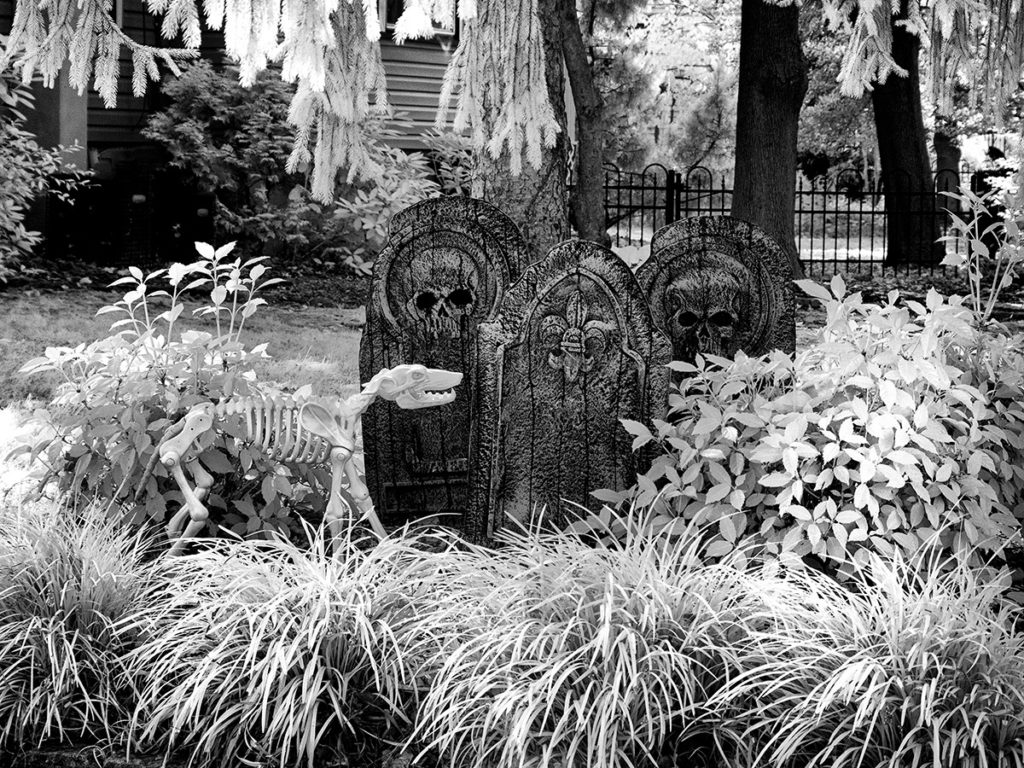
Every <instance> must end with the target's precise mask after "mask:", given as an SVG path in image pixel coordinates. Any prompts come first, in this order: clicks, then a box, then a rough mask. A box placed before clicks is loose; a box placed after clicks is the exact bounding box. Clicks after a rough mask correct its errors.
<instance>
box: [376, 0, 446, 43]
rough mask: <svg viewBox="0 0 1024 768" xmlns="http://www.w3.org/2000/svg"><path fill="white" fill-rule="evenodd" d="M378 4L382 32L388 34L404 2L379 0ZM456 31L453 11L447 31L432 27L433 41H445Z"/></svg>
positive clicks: (400, 13)
mask: <svg viewBox="0 0 1024 768" xmlns="http://www.w3.org/2000/svg"><path fill="white" fill-rule="evenodd" d="M379 3H380V4H379V6H378V11H377V13H379V14H380V21H381V25H382V26H383V28H384V32H385V33H387V34H390V33H392V32H393V31H394V29H395V22H396V21H398V17H399V16H401V15H402V12H403V11H404V10H405V0H379ZM457 30H458V21H457V19H456V16H455V11H454V10H453V11H452V20H451V24H450V25H449V28H448V29H445V28H444V27H442V26H437V25H435V26H434V34H435V35H436V38H435V39H441V40H445V39H448V38H451V37H454V36H456V34H457Z"/></svg>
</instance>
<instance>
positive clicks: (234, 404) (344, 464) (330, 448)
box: [157, 365, 462, 554]
mask: <svg viewBox="0 0 1024 768" xmlns="http://www.w3.org/2000/svg"><path fill="white" fill-rule="evenodd" d="M461 382H462V374H461V373H452V372H451V371H443V370H438V369H436V368H427V367H425V366H422V365H399V366H395V367H394V368H391V369H385V370H382V371H381V372H380V373H378V374H377V375H376V376H374V377H373V378H372V379H371V380H370V381H369V382H368V383H367V384H366V385H365V386H363V388H362V390H361V391H360V392H358V393H357V394H355V395H352V396H351V397H349V398H347V399H345V400H341V399H338V398H325V397H320V398H303V397H295V396H292V395H275V396H263V397H258V396H256V397H228V398H225V399H222V400H221V401H220V402H218V403H217V404H216V405H214V404H212V403H203V404H201V405H197V406H195V407H194V408H192V410H191V411H189V412H188V413H187V414H186V415H185V417H184V418H182V419H181V420H180V421H179V422H177V423H176V424H174V425H173V426H172V427H171V428H170V429H169V430H168V431H167V434H166V435H165V436H164V439H163V440H162V441H161V443H160V446H159V447H158V449H157V454H158V456H159V460H160V461H161V462H162V463H163V465H164V466H165V467H167V469H168V470H169V471H170V473H171V475H172V476H173V477H174V479H175V482H177V484H178V487H179V488H180V489H181V493H182V496H183V497H184V500H185V503H184V504H183V505H182V507H181V509H180V510H178V512H177V514H175V515H174V516H173V517H172V518H171V520H170V522H169V523H168V525H167V535H168V538H170V539H171V540H173V541H174V544H173V546H172V549H171V551H172V553H175V554H176V553H178V552H180V551H181V550H182V548H183V547H184V545H185V542H186V541H187V540H188V539H191V538H193V537H195V536H196V535H197V534H198V533H199V531H200V530H202V528H203V526H204V525H205V524H206V521H207V519H208V518H209V512H208V510H207V508H206V505H205V504H203V499H204V498H205V497H206V495H207V494H208V493H209V490H210V488H211V487H212V486H213V476H212V475H210V473H209V472H207V471H206V470H205V469H203V467H202V466H201V465H200V463H199V461H198V459H197V458H196V456H195V455H190V453H189V451H190V449H191V448H192V447H193V446H194V445H195V443H196V440H197V439H198V438H199V437H201V436H202V435H204V434H206V433H207V432H209V431H210V430H214V429H217V426H218V424H219V423H221V422H223V421H224V420H225V419H228V418H238V419H240V420H241V421H242V422H243V423H244V427H245V436H246V440H247V441H251V442H252V443H253V444H254V445H257V446H259V447H260V449H261V450H262V451H263V452H264V453H265V454H266V455H267V456H268V457H270V458H272V459H276V460H279V461H284V462H289V463H324V462H328V461H329V462H330V466H331V495H330V499H329V501H328V503H327V509H326V510H325V512H324V520H325V522H326V523H327V524H328V526H329V527H330V531H331V535H332V536H333V537H335V538H337V537H339V536H340V535H341V534H342V532H343V531H344V530H345V529H346V528H347V527H348V526H351V525H353V524H354V523H355V522H357V521H356V518H355V513H356V512H358V513H359V516H360V517H359V519H360V520H365V521H366V522H367V523H369V524H370V526H371V527H372V528H373V530H374V531H375V532H376V533H377V534H378V535H380V536H383V535H384V527H383V525H382V524H381V522H380V519H379V518H378V516H377V513H376V511H375V510H374V507H373V501H372V500H371V498H370V494H369V491H368V490H367V488H366V484H365V483H364V482H363V479H362V478H361V477H360V476H359V472H358V471H357V469H356V467H355V465H354V463H353V461H352V457H353V454H354V453H355V450H356V435H357V433H358V431H359V422H360V418H361V416H362V415H363V413H364V412H365V411H366V409H367V408H369V407H370V405H371V404H372V403H373V402H374V401H375V400H376V399H377V398H382V399H384V400H390V401H393V402H394V403H395V405H397V406H398V407H399V408H404V409H407V410H414V409H419V408H430V407H432V406H437V405H444V404H445V403H450V402H452V401H453V400H454V399H455V391H454V388H455V387H456V386H458V385H459V384H460V383H461ZM186 469H187V470H188V474H186ZM188 475H191V476H192V479H193V481H194V483H195V486H194V487H193V486H192V485H190V483H189V478H188ZM186 520H188V523H187V525H186V524H185V521H186ZM183 526H184V531H182V527H183Z"/></svg>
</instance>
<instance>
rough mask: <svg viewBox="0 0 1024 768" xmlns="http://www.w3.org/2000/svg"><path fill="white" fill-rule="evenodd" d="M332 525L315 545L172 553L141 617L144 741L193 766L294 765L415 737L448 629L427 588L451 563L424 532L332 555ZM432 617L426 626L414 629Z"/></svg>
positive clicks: (136, 725) (137, 733)
mask: <svg viewBox="0 0 1024 768" xmlns="http://www.w3.org/2000/svg"><path fill="white" fill-rule="evenodd" d="M322 533H323V532H322V530H321V531H320V533H318V534H317V535H315V536H313V537H312V538H311V541H312V546H311V547H310V548H308V549H306V550H300V549H298V548H297V547H296V546H295V545H293V544H291V543H290V542H288V541H286V540H284V539H275V540H272V541H269V542H232V541H226V540H219V541H214V542H211V543H210V544H209V546H208V547H207V548H206V549H205V551H203V552H201V553H198V554H194V555H187V556H184V557H178V558H167V559H166V561H165V562H164V565H163V568H162V570H161V577H162V579H163V582H164V583H163V586H162V590H161V593H160V594H159V595H158V596H155V599H153V600H152V601H151V604H150V606H151V607H147V608H145V609H143V610H142V611H140V612H139V613H138V614H137V615H136V616H135V617H134V618H133V620H132V622H130V624H131V626H132V627H133V628H134V629H135V630H137V631H138V632H139V633H141V636H142V638H143V642H142V643H141V644H140V645H139V647H138V649H137V650H136V651H135V652H134V653H133V654H132V655H131V657H130V659H129V669H130V675H131V679H132V681H133V684H134V686H135V688H136V690H137V691H138V696H139V699H138V701H139V703H138V708H137V710H136V712H135V713H134V715H133V720H132V723H133V727H132V733H133V735H134V737H135V739H136V740H137V741H138V742H139V743H141V744H143V745H147V746H149V745H156V746H159V747H161V748H162V749H163V750H164V751H165V752H166V753H167V754H171V753H173V752H175V751H179V753H180V754H183V755H184V756H187V758H188V759H189V761H190V764H191V763H193V762H194V763H195V764H198V765H206V764H211V763H218V764H221V765H235V764H239V763H240V762H245V764H252V762H248V761H260V762H261V763H276V764H278V765H280V766H282V767H283V766H286V765H295V764H298V762H299V761H300V760H303V761H305V762H306V763H307V764H309V765H312V764H313V761H314V757H315V758H316V759H317V760H318V761H324V760H329V759H332V758H333V759H335V760H336V759H338V758H339V757H340V758H341V759H342V760H345V759H346V758H347V759H353V758H355V757H356V755H357V754H359V753H360V752H361V751H364V750H373V749H375V748H376V747H379V741H377V740H378V739H381V738H384V737H387V736H388V735H389V734H390V735H392V736H393V735H394V734H393V733H392V730H393V729H395V728H397V729H398V731H397V732H398V733H399V734H400V735H403V736H404V735H405V731H407V727H406V728H405V729H404V730H403V729H402V726H406V725H407V723H408V721H409V718H410V715H411V712H410V706H411V705H410V701H411V700H412V699H414V698H415V696H414V694H415V688H414V683H415V682H416V681H415V679H414V677H413V673H414V669H415V668H416V666H417V665H418V664H419V663H420V662H421V660H422V657H424V656H428V657H431V658H433V657H434V656H435V655H436V652H435V651H434V650H433V649H432V646H431V644H430V642H429V638H430V637H431V635H432V634H435V633H436V632H437V631H439V630H440V628H441V627H443V626H444V624H445V622H444V617H443V615H442V614H441V612H440V611H439V610H438V608H437V605H436V603H435V602H434V601H433V600H432V595H431V594H430V592H429V590H428V589H427V588H426V587H425V585H434V584H439V583H443V582H444V579H443V578H441V577H439V576H438V575H436V571H437V569H438V567H439V565H440V564H441V563H443V562H444V560H443V558H441V559H435V558H431V557H430V556H427V555H425V554H424V553H423V552H421V551H419V549H417V541H416V539H414V538H391V539H385V540H383V541H380V542H379V543H377V545H376V546H375V547H373V548H371V549H367V548H366V547H365V546H364V545H363V544H361V543H360V542H359V541H357V540H355V539H353V538H351V536H349V537H348V538H345V539H344V540H342V541H334V542H332V544H333V547H334V549H333V555H329V554H328V552H327V550H326V547H327V546H328V545H327V543H326V541H325V539H324V538H323V535H322ZM422 614H426V615H427V616H429V617H430V621H429V622H428V623H429V624H430V625H431V626H430V627H428V630H427V632H426V633H425V634H418V633H417V634H415V635H414V634H411V633H410V632H408V631H405V630H404V629H403V627H405V626H406V625H408V624H409V622H410V621H411V620H412V619H413V617H416V616H419V615H422ZM375 742H376V743H375ZM343 764H345V763H343Z"/></svg>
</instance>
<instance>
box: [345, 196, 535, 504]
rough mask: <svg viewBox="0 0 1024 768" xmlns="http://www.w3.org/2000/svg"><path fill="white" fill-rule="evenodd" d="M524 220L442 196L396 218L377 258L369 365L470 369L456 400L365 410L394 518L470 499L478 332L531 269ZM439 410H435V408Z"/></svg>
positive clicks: (382, 499) (369, 461)
mask: <svg viewBox="0 0 1024 768" xmlns="http://www.w3.org/2000/svg"><path fill="white" fill-rule="evenodd" d="M527 254H528V251H527V247H526V244H525V243H524V241H523V239H522V236H521V235H520V234H519V231H518V230H517V229H516V227H515V225H514V224H513V223H512V222H511V221H510V220H509V219H508V218H507V217H506V216H505V215H504V214H502V213H501V212H500V211H499V210H498V209H496V208H494V207H493V206H491V205H490V204H488V203H485V202H483V201H482V200H475V199H472V198H464V197H463V198H457V197H442V198H435V199H432V200H427V201H424V202H422V203H418V204H416V205H414V206H412V207H410V208H408V209H406V210H404V211H402V212H401V213H399V214H398V215H397V216H395V217H394V219H393V220H392V222H391V228H390V231H389V237H388V241H387V243H386V244H385V246H384V248H383V250H382V251H381V253H380V255H379V256H378V258H377V260H376V262H375V263H374V271H373V289H372V295H371V298H370V302H369V304H368V306H367V309H366V327H365V329H364V331H363V339H362V344H361V347H360V355H359V369H360V376H361V378H362V380H364V381H365V380H368V379H369V378H370V377H372V376H373V374H375V373H376V372H377V371H379V370H380V369H381V368H385V367H390V366H393V365H397V364H399V363H422V364H423V365H426V366H429V367H432V368H443V369H446V370H450V371H459V372H461V373H463V374H464V375H465V380H464V384H463V386H462V387H460V393H461V394H460V395H459V397H458V398H456V400H455V402H453V403H450V404H448V405H445V406H442V407H440V408H432V409H425V410H423V411H399V410H397V409H388V408H387V407H386V406H377V405H374V406H373V407H372V408H371V410H370V412H368V413H367V414H366V415H365V416H364V418H363V443H364V446H365V452H366V475H367V481H368V482H367V484H368V486H369V488H370V493H371V495H372V496H373V498H374V501H375V503H376V505H377V508H378V510H379V511H380V512H381V514H382V515H383V516H384V519H385V521H388V520H390V521H391V522H401V521H403V520H406V519H410V518H412V517H419V516H423V515H431V514H446V515H454V516H455V517H447V518H445V520H444V522H446V523H449V524H457V523H458V522H459V520H458V519H457V516H458V515H461V514H462V513H463V512H464V511H465V509H466V505H467V493H468V477H467V475H468V441H469V433H470V425H471V424H472V422H473V419H474V409H475V403H474V402H473V398H472V396H471V395H472V393H473V392H474V391H475V377H476V368H477V366H476V336H477V326H478V325H479V324H480V323H481V322H485V321H487V320H491V319H493V318H494V316H495V314H496V312H497V307H498V305H499V303H500V301H501V298H502V296H503V295H504V293H505V290H506V288H507V287H508V286H509V284H511V283H512V282H513V281H514V280H515V279H516V278H518V277H519V275H520V274H521V273H522V271H523V270H524V269H525V268H526V266H527V263H528V261H529V259H528V256H527ZM428 410H429V411H431V412H430V413H427V411H428Z"/></svg>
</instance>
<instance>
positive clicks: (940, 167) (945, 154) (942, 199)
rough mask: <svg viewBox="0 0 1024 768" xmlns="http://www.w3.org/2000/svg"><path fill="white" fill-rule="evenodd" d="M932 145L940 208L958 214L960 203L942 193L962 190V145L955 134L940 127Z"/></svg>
mask: <svg viewBox="0 0 1024 768" xmlns="http://www.w3.org/2000/svg"><path fill="white" fill-rule="evenodd" d="M932 146H933V147H934V148H935V191H936V192H938V193H940V194H939V198H938V205H939V208H940V210H941V209H945V210H947V211H949V212H951V213H957V214H958V213H960V205H959V203H958V202H957V201H956V200H954V199H953V198H951V197H949V195H943V194H941V193H942V192H951V193H953V194H958V193H959V192H960V147H959V145H957V143H956V138H955V137H954V136H953V135H951V134H948V133H946V132H944V131H942V130H939V129H938V128H937V129H936V131H935V135H934V136H933V138H932Z"/></svg>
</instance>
